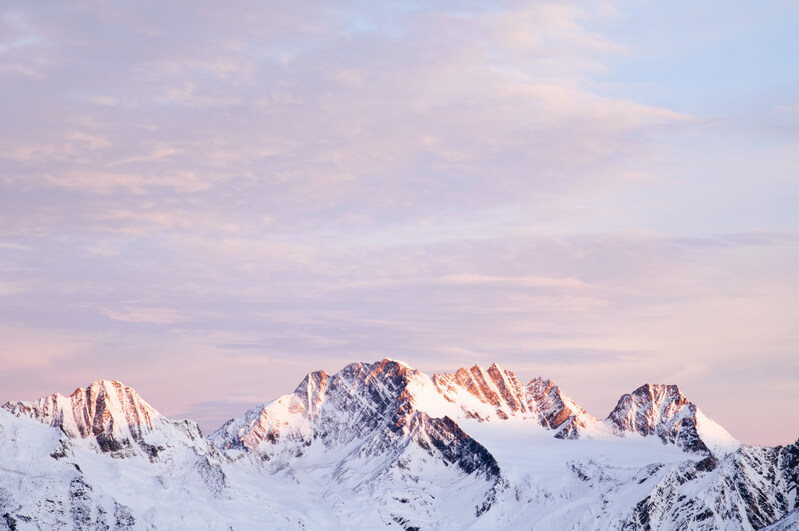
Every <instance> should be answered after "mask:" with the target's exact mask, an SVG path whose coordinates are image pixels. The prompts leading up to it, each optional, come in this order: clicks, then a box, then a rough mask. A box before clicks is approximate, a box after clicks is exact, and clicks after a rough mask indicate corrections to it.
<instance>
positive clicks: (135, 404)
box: [2, 380, 213, 458]
mask: <svg viewBox="0 0 799 531" xmlns="http://www.w3.org/2000/svg"><path fill="white" fill-rule="evenodd" d="M2 407H3V408H4V409H6V410H8V411H9V412H11V413H13V414H14V415H16V416H18V417H27V418H31V419H33V420H36V421H37V422H40V423H42V424H45V425H48V426H53V427H56V428H59V429H60V430H61V431H62V432H63V433H64V434H65V435H66V436H67V437H70V438H72V439H88V440H90V441H92V442H91V444H92V446H94V443H96V445H97V446H94V447H95V448H96V449H99V450H100V451H101V452H109V453H112V454H113V455H115V456H117V457H126V456H130V455H137V454H143V455H145V456H146V457H148V458H155V457H156V456H157V455H158V454H159V452H160V451H162V450H164V449H166V448H169V447H174V446H176V445H177V446H186V447H192V448H196V449H198V451H200V452H202V453H209V452H211V453H212V452H213V449H212V447H211V446H210V445H208V443H207V441H205V440H204V439H203V437H202V433H201V432H200V428H199V426H197V423H196V422H193V421H189V420H183V421H178V420H169V419H167V418H165V417H163V416H162V415H161V414H159V413H158V411H156V410H155V408H153V407H152V406H151V405H150V404H148V403H147V402H145V401H144V399H143V398H142V397H141V396H139V394H138V393H137V392H136V391H135V390H134V389H133V388H132V387H128V386H126V385H124V384H122V383H121V382H119V381H116V380H97V381H95V382H92V383H91V384H89V385H88V386H87V387H85V388H84V387H78V388H77V389H75V391H74V392H73V393H72V394H71V395H69V396H64V395H62V394H60V393H55V394H52V395H50V396H46V397H43V398H40V399H39V400H35V401H31V402H24V401H17V402H8V403H6V404H4V405H3V406H2Z"/></svg>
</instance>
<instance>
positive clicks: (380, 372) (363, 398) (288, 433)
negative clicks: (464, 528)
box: [209, 359, 499, 478]
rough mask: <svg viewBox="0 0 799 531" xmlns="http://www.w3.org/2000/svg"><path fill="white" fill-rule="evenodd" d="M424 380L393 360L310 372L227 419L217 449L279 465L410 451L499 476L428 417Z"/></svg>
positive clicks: (465, 439)
mask: <svg viewBox="0 0 799 531" xmlns="http://www.w3.org/2000/svg"><path fill="white" fill-rule="evenodd" d="M428 379H429V378H428V377H427V376H426V375H424V374H423V373H421V372H419V371H417V370H416V369H413V368H411V367H409V366H408V365H407V364H404V363H402V362H397V361H394V360H390V359H383V360H381V361H379V362H376V363H351V364H349V365H347V366H346V367H344V369H342V370H341V371H339V372H338V373H336V374H333V375H328V374H327V373H325V372H324V371H317V372H313V373H310V374H308V375H307V376H306V377H305V379H303V381H302V383H301V384H300V385H299V386H298V387H297V388H296V389H295V391H294V392H293V393H291V394H288V395H284V396H282V397H280V398H278V399H277V400H275V401H273V402H271V403H267V404H263V405H261V406H257V407H255V408H253V409H251V410H249V411H248V412H247V413H245V414H244V416H242V417H239V418H237V419H231V420H230V421H228V422H227V423H225V425H224V426H222V427H221V428H220V429H219V430H217V431H216V432H214V433H213V434H211V436H210V437H209V438H210V440H211V441H212V442H213V443H214V444H215V445H216V446H217V447H219V448H222V449H245V448H246V449H248V450H250V451H254V452H256V453H258V454H260V455H261V456H262V457H263V458H264V459H266V460H268V461H270V462H272V463H280V464H279V465H273V466H277V467H281V466H283V465H282V464H283V463H284V461H289V460H296V459H298V458H300V457H302V455H304V454H305V453H306V451H308V450H309V449H312V448H313V446H314V445H316V444H318V445H322V446H324V447H325V448H326V449H327V450H328V451H330V450H331V449H335V448H342V447H351V448H357V450H354V451H353V452H352V454H351V455H352V456H356V457H358V458H368V457H374V456H378V455H384V454H386V453H387V452H388V453H393V452H397V456H400V455H404V454H405V453H406V450H407V449H408V448H409V446H412V447H414V448H421V449H422V450H423V451H424V452H427V453H429V454H430V455H436V456H438V457H441V458H443V459H444V460H445V461H446V462H449V463H453V464H457V465H458V467H460V468H461V469H462V470H463V471H464V472H465V473H472V472H477V473H478V474H481V475H484V476H486V477H493V478H496V477H497V476H498V473H499V471H498V468H497V465H496V462H495V461H494V459H493V457H491V455H490V454H489V453H488V452H487V451H486V450H485V449H484V448H482V446H481V445H479V444H478V443H477V442H476V441H474V440H473V439H472V438H471V437H469V436H468V435H467V434H466V433H465V432H464V431H463V430H462V429H461V428H460V427H459V426H458V425H457V424H456V423H455V421H453V420H452V419H451V418H449V417H446V416H445V417H433V416H431V415H429V414H428V413H427V412H426V411H424V408H425V406H426V404H425V403H424V400H422V399H421V398H420V396H419V395H418V394H417V393H415V389H417V388H419V387H420V386H421V387H424V386H426V385H427V380H428Z"/></svg>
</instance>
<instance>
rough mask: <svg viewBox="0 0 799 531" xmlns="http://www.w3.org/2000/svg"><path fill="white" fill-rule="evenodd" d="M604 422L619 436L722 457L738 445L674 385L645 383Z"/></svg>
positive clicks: (624, 398)
mask: <svg viewBox="0 0 799 531" xmlns="http://www.w3.org/2000/svg"><path fill="white" fill-rule="evenodd" d="M606 422H608V423H609V424H610V425H611V426H612V427H613V429H614V430H616V431H617V432H618V433H620V434H621V435H624V434H625V433H637V434H639V435H642V436H644V437H647V436H650V435H651V436H656V437H659V438H660V439H661V440H662V441H663V442H664V443H674V444H677V445H678V446H681V447H682V448H684V449H686V450H689V451H695V452H711V453H714V454H721V455H724V454H726V453H729V452H730V451H732V450H734V449H735V448H737V447H738V446H740V443H739V442H738V441H736V440H735V439H734V438H733V437H732V436H731V435H730V434H729V433H727V432H726V431H725V430H724V429H723V428H722V427H721V426H719V425H718V424H716V423H715V422H713V421H712V420H710V419H709V418H708V417H707V416H705V415H704V414H703V413H702V412H701V411H699V408H698V407H697V406H696V404H694V403H693V402H690V401H689V400H688V399H687V398H686V397H685V395H683V394H682V393H681V392H680V390H679V388H678V387H677V386H676V385H662V384H655V385H652V384H644V385H642V386H641V387H639V388H638V389H636V390H635V391H633V392H632V393H630V394H626V395H623V396H622V397H621V398H620V399H619V402H618V403H617V404H616V407H615V408H614V409H613V411H611V413H610V415H608V418H607V419H606Z"/></svg>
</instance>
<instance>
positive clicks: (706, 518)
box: [0, 359, 799, 530]
mask: <svg viewBox="0 0 799 531" xmlns="http://www.w3.org/2000/svg"><path fill="white" fill-rule="evenodd" d="M797 484H799V441H797V443H794V444H792V445H787V446H778V447H762V446H751V445H746V444H742V443H740V442H739V441H737V440H736V439H735V438H734V437H732V436H731V435H730V434H729V433H727V431H725V430H724V429H723V428H722V427H721V426H719V425H718V424H717V423H715V422H714V421H712V420H711V419H709V418H708V417H707V416H706V415H704V414H703V413H702V411H701V410H700V409H699V408H698V407H697V406H696V404H694V403H692V402H690V401H689V400H688V399H687V398H686V397H685V396H684V395H683V394H682V393H681V392H680V390H679V389H678V388H677V386H675V385H651V384H645V385H642V386H640V387H638V388H637V389H635V390H634V391H632V392H631V393H629V394H625V395H623V396H622V397H621V398H620V399H619V401H618V403H617V404H616V407H614V408H613V410H612V411H611V412H610V413H609V415H607V417H605V418H604V419H600V418H597V417H594V416H593V415H591V414H589V413H588V412H587V411H585V410H584V409H583V408H581V407H580V406H579V405H577V404H576V403H575V402H574V401H573V400H571V399H570V398H568V397H567V396H566V395H565V394H564V393H563V392H562V391H561V389H560V388H559V387H558V386H557V385H556V384H555V383H553V382H552V381H550V380H546V379H542V378H535V379H533V380H532V381H530V382H529V383H527V384H523V383H522V382H521V381H520V380H519V379H518V378H517V377H516V376H515V375H514V374H513V373H512V372H510V371H508V370H504V369H501V368H500V367H498V366H497V365H496V364H494V365H491V366H490V367H488V368H487V369H484V368H482V367H480V366H477V365H475V366H473V367H471V368H460V369H458V370H457V371H454V372H451V373H446V374H435V375H433V376H429V375H427V374H424V373H422V372H419V371H417V370H415V369H413V368H411V367H410V366H408V365H407V364H405V363H403V362H400V361H396V360H391V359H384V360H382V361H379V362H375V363H352V364H350V365H347V366H346V367H344V368H343V369H342V370H341V371H339V372H337V373H335V374H327V373H325V372H324V371H317V372H312V373H310V374H308V375H307V376H306V377H305V379H304V380H303V381H302V382H301V383H300V385H299V386H298V387H297V388H296V389H295V390H294V392H293V393H290V394H287V395H284V396H282V397H280V398H278V399H276V400H274V401H271V402H268V403H264V404H262V405H259V406H257V407H255V408H252V409H250V410H249V411H247V412H245V413H244V414H243V415H242V416H240V417H238V418H234V419H231V420H230V421H228V422H227V423H225V424H224V425H223V426H222V427H221V428H219V429H218V430H216V431H215V432H214V433H212V434H210V435H209V436H208V437H204V436H203V434H202V433H201V431H200V429H199V427H198V425H197V424H196V423H195V422H193V421H190V420H172V419H168V418H166V417H164V416H162V415H160V414H159V413H158V412H157V411H156V410H155V409H154V408H153V407H152V406H150V405H149V404H147V402H145V401H144V400H143V399H142V398H141V397H140V396H139V395H138V394H137V393H136V391H135V390H133V389H132V388H130V387H126V386H124V385H123V384H121V383H119V382H117V381H110V380H100V381H97V382H94V383H92V384H91V385H89V386H88V387H86V388H78V389H76V390H75V392H74V393H72V394H71V395H69V396H64V395H61V394H58V393H56V394H54V395H51V396H48V397H44V398H41V399H39V400H37V401H33V402H8V403H6V404H5V405H3V406H2V409H0V515H2V517H1V518H0V529H2V528H3V526H5V527H6V528H8V529H18V530H22V529H225V530H228V529H375V528H381V527H388V528H390V529H391V528H394V529H405V530H415V529H417V530H418V529H541V530H558V529H618V530H638V529H697V530H699V529H701V530H722V529H723V530H739V529H770V530H789V529H799V496H797Z"/></svg>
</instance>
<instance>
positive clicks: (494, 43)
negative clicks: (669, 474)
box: [0, 1, 799, 444]
mask: <svg viewBox="0 0 799 531" xmlns="http://www.w3.org/2000/svg"><path fill="white" fill-rule="evenodd" d="M284 4H285V3H280V2H276V3H267V2H254V1H253V2H245V1H242V2H234V3H233V4H229V3H228V4H225V6H224V7H223V6H221V5H218V4H216V3H212V2H170V3H169V4H167V5H163V4H162V3H155V2H149V1H144V2H137V3H135V5H117V4H115V3H107V2H101V1H86V2H67V3H30V2H21V1H20V2H13V1H12V2H9V3H5V4H4V5H3V7H2V8H0V17H1V18H0V95H1V96H2V100H0V101H2V103H0V106H2V113H3V116H4V120H2V123H0V314H1V315H2V320H0V360H1V361H2V364H3V370H2V373H0V402H4V401H6V400H11V399H33V398H37V397H39V396H42V395H46V394H50V393H52V392H55V391H60V392H62V393H68V392H71V391H72V390H73V389H74V388H75V387H77V386H85V385H87V384H88V383H90V382H91V381H93V380H96V379H98V378H111V379H118V380H121V381H123V382H124V383H126V384H127V385H131V386H133V387H135V388H136V389H137V391H138V392H139V393H140V394H141V395H142V396H143V397H144V398H145V399H146V400H147V401H149V402H150V403H151V404H152V405H153V406H154V407H155V408H156V409H158V410H159V411H161V412H162V413H164V414H166V415H169V416H188V417H190V418H194V419H195V420H198V421H200V422H201V424H202V425H203V427H204V428H205V429H206V430H208V429H213V428H216V427H218V426H219V425H220V424H221V423H222V422H223V421H224V420H226V419H227V418H230V417H232V416H235V415H239V414H241V413H242V412H243V411H244V410H245V409H246V408H247V407H250V406H252V405H254V404H257V403H260V402H264V401H266V400H270V399H272V398H274V397H276V396H279V395H281V394H284V393H287V392H290V391H292V390H293V389H294V387H295V386H296V385H297V384H298V383H299V382H300V380H301V379H302V377H303V376H304V374H305V373H307V372H309V371H312V370H317V369H324V370H326V371H328V372H334V371H336V370H338V369H340V368H341V367H343V366H344V365H345V364H346V363H348V362H351V361H373V360H376V359H380V358H382V357H384V356H390V357H394V358H398V359H403V360H405V361H407V362H408V363H410V364H411V365H412V366H414V367H416V368H418V369H420V370H423V371H426V372H431V373H432V372H435V371H450V370H454V369H456V368H457V367H460V366H471V365H473V364H474V363H479V364H482V365H485V366H488V365H489V364H490V363H492V362H497V363H499V364H500V365H502V366H503V367H504V368H506V369H510V370H512V371H514V372H516V374H517V375H518V376H519V377H520V378H521V379H522V380H524V381H529V380H530V379H532V378H534V377H537V376H544V377H547V378H552V379H553V380H554V381H555V382H556V383H558V384H559V385H560V386H561V388H562V389H563V390H564V391H565V392H566V394H568V395H569V396H571V397H572V398H573V399H575V400H576V401H577V402H578V403H579V404H581V405H582V406H583V407H585V408H586V409H588V410H589V411H590V412H591V413H593V414H594V415H597V416H600V417H604V416H605V415H607V413H608V412H609V411H610V410H611V408H612V407H613V406H614V405H615V402H616V400H617V399H618V398H619V396H620V395H622V394H623V393H627V392H631V391H632V390H634V389H635V388H637V387H638V386H639V385H641V384H643V383H645V382H649V383H668V384H672V383H673V384H678V385H679V386H680V389H681V390H682V391H683V393H684V394H686V395H687V396H688V398H689V399H690V400H692V401H694V402H696V403H697V404H698V405H699V406H700V408H702V409H703V411H705V413H706V414H707V415H708V416H710V417H711V418H713V419H714V420H716V421H718V422H719V423H720V424H721V425H723V426H724V427H725V428H726V429H728V430H729V431H730V432H731V433H732V434H733V435H734V436H736V437H738V438H739V439H741V440H742V441H744V442H747V443H758V444H760V443H762V444H784V443H789V442H793V441H794V440H796V438H797V437H798V436H799V361H797V360H798V359H799V356H797V354H798V353H797V347H798V346H799V275H798V274H797V270H798V269H797V264H799V182H797V181H799V178H798V177H797V176H799V157H798V156H797V153H799V145H797V144H799V100H797V96H796V95H797V94H799V73H797V71H796V69H795V68H794V63H795V57H794V54H792V53H791V52H790V51H791V50H795V49H796V47H797V44H798V41H797V39H798V38H797V35H796V32H795V31H794V30H795V23H796V21H797V20H799V12H797V8H796V7H795V6H793V5H791V4H790V3H780V2H775V3H773V4H769V5H768V6H765V7H764V6H757V7H746V6H744V7H736V8H733V7H730V6H728V5H726V4H725V3H722V2H718V3H710V4H708V5H705V4H702V5H701V6H696V5H693V4H691V3H688V2H678V3H677V4H671V3H670V4H669V6H667V7H666V6H664V7H661V6H658V5H653V4H651V3H645V2H611V3H608V2H596V3H593V2H575V3H569V2H566V3H563V2H557V3H547V2H534V3H527V4H517V3H513V2H488V3H483V4H473V5H472V4H466V5H464V4H463V3H462V2H447V1H443V2H433V3H430V2H419V3H416V2H410V3H408V2H404V3H401V4H393V3H390V2H389V3H378V4H375V5H369V4H362V3H358V2H349V1H342V2H337V3H329V2H328V3H323V2H292V3H290V5H284ZM711 4H712V5H711ZM710 15H712V16H710Z"/></svg>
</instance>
